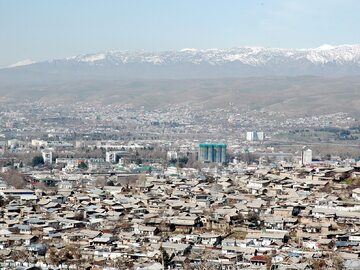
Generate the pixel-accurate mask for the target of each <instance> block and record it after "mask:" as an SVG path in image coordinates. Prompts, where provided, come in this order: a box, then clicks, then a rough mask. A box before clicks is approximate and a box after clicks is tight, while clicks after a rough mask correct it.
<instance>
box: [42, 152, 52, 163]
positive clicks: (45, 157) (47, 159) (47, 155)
mask: <svg viewBox="0 0 360 270" xmlns="http://www.w3.org/2000/svg"><path fill="white" fill-rule="evenodd" d="M41 154H42V157H43V160H44V163H45V164H52V163H53V159H52V156H53V155H52V151H51V150H49V149H45V150H43V151H42V152H41Z"/></svg>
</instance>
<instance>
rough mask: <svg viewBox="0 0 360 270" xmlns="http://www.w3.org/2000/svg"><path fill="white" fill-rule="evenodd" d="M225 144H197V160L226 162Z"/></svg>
mask: <svg viewBox="0 0 360 270" xmlns="http://www.w3.org/2000/svg"><path fill="white" fill-rule="evenodd" d="M226 147H227V145H226V144H222V143H220V144H217V143H201V144H200V145H199V160H200V161H202V162H213V163H224V162H226Z"/></svg>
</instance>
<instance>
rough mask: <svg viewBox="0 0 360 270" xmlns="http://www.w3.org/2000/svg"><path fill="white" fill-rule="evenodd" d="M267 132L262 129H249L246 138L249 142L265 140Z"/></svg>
mask: <svg viewBox="0 0 360 270" xmlns="http://www.w3.org/2000/svg"><path fill="white" fill-rule="evenodd" d="M264 139H265V134H264V132H262V131H248V132H246V140H247V141H249V142H255V141H263V140H264Z"/></svg>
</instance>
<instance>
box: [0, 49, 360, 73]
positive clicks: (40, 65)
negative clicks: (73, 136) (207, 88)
mask: <svg viewBox="0 0 360 270" xmlns="http://www.w3.org/2000/svg"><path fill="white" fill-rule="evenodd" d="M13 68H16V70H17V71H18V72H21V71H23V70H24V69H28V70H27V73H26V74H27V76H30V75H29V74H30V73H29V71H34V72H36V74H39V73H42V74H49V75H50V76H52V78H55V77H56V76H58V77H59V76H62V77H63V78H67V76H70V77H71V76H73V77H76V78H79V77H81V78H87V77H90V78H96V77H101V78H105V77H106V78H114V77H116V78H137V77H141V78H142V77H144V78H145V77H146V78H212V77H217V78H219V77H245V76H272V75H274V76H299V75H321V76H323V75H326V76H328V75H341V76H344V75H360V45H340V46H332V45H327V44H325V45H322V46H320V47H317V48H310V49H286V48H265V47H240V48H231V49H193V48H184V49H182V50H177V51H162V52H146V51H109V52H101V53H95V54H84V55H77V56H73V57H68V58H65V59H55V60H49V61H45V62H37V63H33V62H32V61H28V60H26V61H22V62H19V63H17V64H15V65H12V66H10V67H8V68H6V70H8V71H9V72H10V70H12V69H13ZM2 70H4V69H2ZM6 76H7V75H6ZM4 77H5V75H4Z"/></svg>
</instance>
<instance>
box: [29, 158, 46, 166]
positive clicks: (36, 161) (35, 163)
mask: <svg viewBox="0 0 360 270" xmlns="http://www.w3.org/2000/svg"><path fill="white" fill-rule="evenodd" d="M31 163H32V165H33V167H35V166H38V165H41V164H44V159H43V157H42V156H35V157H33V159H32V162H31Z"/></svg>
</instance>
